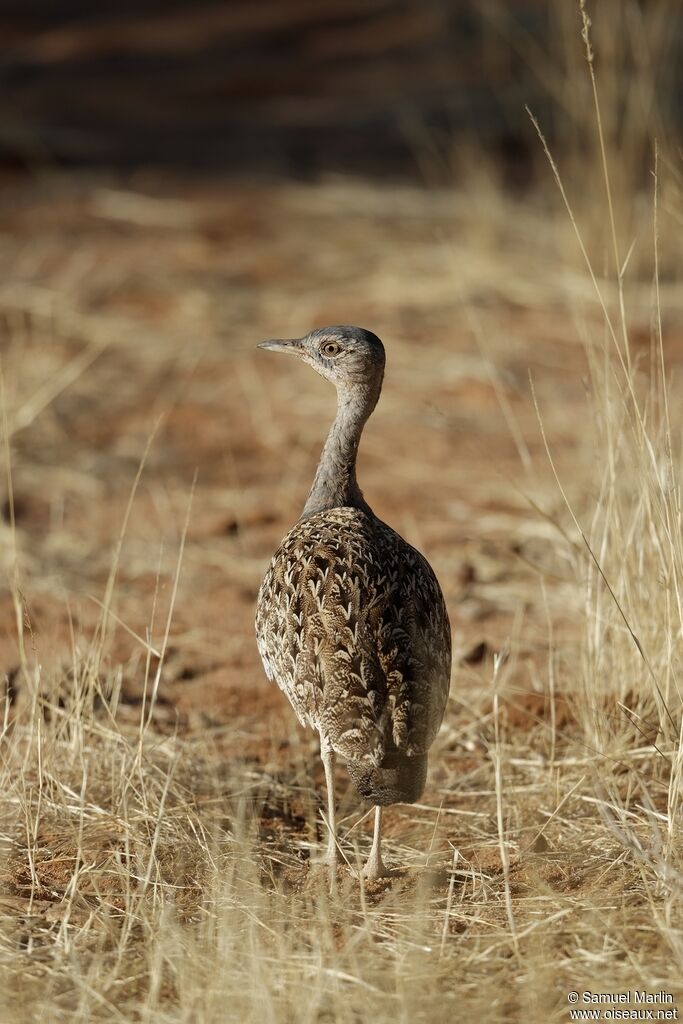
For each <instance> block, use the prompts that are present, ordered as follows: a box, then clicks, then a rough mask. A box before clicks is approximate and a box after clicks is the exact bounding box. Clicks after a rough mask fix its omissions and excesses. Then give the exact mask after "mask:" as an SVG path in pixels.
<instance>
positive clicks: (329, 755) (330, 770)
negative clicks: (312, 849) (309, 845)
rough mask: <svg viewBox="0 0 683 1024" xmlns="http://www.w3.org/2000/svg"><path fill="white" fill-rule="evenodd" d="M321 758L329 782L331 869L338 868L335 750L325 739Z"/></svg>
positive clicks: (327, 859)
mask: <svg viewBox="0 0 683 1024" xmlns="http://www.w3.org/2000/svg"><path fill="white" fill-rule="evenodd" d="M320 756H321V757H322V761H323V766H324V768H325V781H326V782H327V825H328V837H327V853H326V854H325V863H326V864H328V865H329V866H330V867H331V868H333V869H334V868H336V867H337V861H338V854H337V830H336V826H335V820H334V750H333V749H332V744H331V743H330V741H329V740H328V739H326V738H325V737H322V736H321V738H320Z"/></svg>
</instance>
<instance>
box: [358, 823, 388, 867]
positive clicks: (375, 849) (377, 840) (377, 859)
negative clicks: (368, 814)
mask: <svg viewBox="0 0 683 1024" xmlns="http://www.w3.org/2000/svg"><path fill="white" fill-rule="evenodd" d="M381 846H382V808H381V807H380V806H379V805H377V806H376V807H375V832H374V835H373V837H372V849H371V850H370V856H369V857H368V859H367V861H366V863H365V867H364V868H363V878H383V877H384V876H385V875H388V874H390V872H389V870H388V869H387V866H386V864H385V863H384V861H383V860H382V848H381Z"/></svg>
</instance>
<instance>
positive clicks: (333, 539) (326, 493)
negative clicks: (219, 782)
mask: <svg viewBox="0 0 683 1024" xmlns="http://www.w3.org/2000/svg"><path fill="white" fill-rule="evenodd" d="M259 348H265V349H270V350H273V351H275V352H289V353H292V354H293V355H296V356H298V357H299V358H300V359H302V360H303V361H304V362H305V363H308V365H309V366H312V367H313V369H314V370H316V371H317V372H318V373H319V374H320V375H321V376H322V377H325V379H326V380H329V381H331V382H332V383H333V384H334V385H335V387H336V389H337V415H336V418H335V421H334V423H333V424H332V428H331V430H330V432H329V435H328V437H327V441H326V442H325V446H324V448H323V451H322V455H321V457H320V462H319V465H318V471H317V473H316V475H315V480H314V482H313V487H312V489H311V493H310V494H309V496H308V500H307V502H306V504H305V506H304V510H303V513H302V515H301V518H300V519H299V521H298V522H297V523H296V525H295V526H294V527H293V528H292V529H291V530H290V532H289V533H288V534H287V536H286V537H285V539H284V540H283V541H282V544H281V545H280V547H279V548H278V549H277V551H276V552H275V554H274V555H273V558H272V561H271V563H270V566H269V568H268V571H267V572H266V575H265V578H264V580H263V583H262V584H261V589H260V591H259V595H258V600H257V605H256V636H257V642H258V649H259V652H260V654H261V658H262V659H263V665H264V667H265V670H266V675H267V676H268V678H269V679H271V680H274V681H275V682H276V683H277V684H278V686H279V687H280V688H281V689H282V690H284V692H285V693H286V694H287V696H288V698H289V701H290V703H291V705H292V707H293V708H294V710H295V712H296V714H297V716H298V718H299V720H300V721H301V723H302V724H303V725H307V726H312V727H313V728H314V729H317V730H318V732H319V733H320V751H321V757H322V760H323V764H324V766H325V778H326V781H327V798H328V826H329V838H328V847H327V857H326V859H327V862H328V864H329V865H330V866H331V867H332V868H335V867H336V864H337V857H338V853H337V838H336V831H335V801H334V775H333V768H334V760H335V756H339V757H341V758H343V759H344V761H345V762H346V767H347V769H348V772H349V775H350V777H351V780H352V782H353V784H354V786H355V789H356V791H357V792H358V794H359V795H360V796H361V797H362V798H363V799H364V800H366V801H368V802H370V803H372V804H374V805H375V827H374V837H373V842H372V849H371V852H370V855H369V857H368V860H367V863H366V865H365V868H364V869H363V874H364V876H365V877H367V878H378V877H380V876H382V875H385V874H387V869H386V867H385V865H384V862H383V860H382V853H381V828H382V807H384V806H385V805H387V804H393V803H413V802H414V801H416V800H418V799H419V798H420V796H421V795H422V791H423V790H424V785H425V780H426V776H427V752H428V750H429V748H430V746H431V744H432V742H433V740H434V737H435V736H436V734H437V732H438V730H439V726H440V725H441V721H442V719H443V715H444V711H445V708H446V701H447V698H448V687H449V680H450V665H451V633H450V625H449V622H448V614H447V612H446V606H445V603H444V599H443V595H442V593H441V588H440V587H439V584H438V582H437V579H436V577H435V575H434V573H433V571H432V569H431V566H430V565H429V563H428V562H427V561H426V559H425V558H423V556H422V555H421V554H420V553H419V552H418V551H416V550H415V548H413V547H411V546H410V544H407V543H406V541H404V540H403V538H402V537H400V536H399V535H398V534H397V533H395V532H394V531H393V530H392V529H390V527H388V526H387V525H386V524H385V523H383V522H382V521H381V520H380V519H378V518H377V516H375V515H374V513H373V511H372V509H371V508H370V506H369V505H368V503H367V502H366V501H365V499H364V498H363V495H362V493H361V490H360V488H359V487H358V484H357V482H356V454H357V451H358V443H359V441H360V436H361V433H362V430H363V427H364V425H365V422H366V420H367V419H368V417H369V416H370V414H371V412H372V411H373V409H374V408H375V406H376V404H377V400H378V398H379V395H380V391H381V388H382V378H383V376H384V346H383V345H382V342H381V341H380V340H379V338H378V337H376V336H375V335H374V334H372V333H371V332H370V331H366V330H363V329H361V328H360V327H324V328H320V329H319V330H315V331H311V332H310V334H307V335H306V336H305V337H303V338H298V339H288V340H278V341H263V342H261V344H260V345H259Z"/></svg>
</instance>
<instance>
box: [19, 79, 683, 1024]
mask: <svg viewBox="0 0 683 1024" xmlns="http://www.w3.org/2000/svg"><path fill="white" fill-rule="evenodd" d="M589 89H590V84H589ZM608 165H609V161H608ZM548 173H549V177H551V176H552V172H551V171H549V172H548ZM608 180H610V179H608ZM572 185H573V186H574V187H573V188H572ZM563 187H564V183H563ZM596 188H597V185H596ZM600 188H601V190H602V195H603V197H604V194H605V187H604V181H602V182H601V183H600ZM678 188H679V183H678V181H677V179H676V175H675V173H673V172H672V171H671V170H670V169H669V167H668V165H667V164H666V163H665V162H664V161H661V162H660V166H659V168H658V182H657V191H656V195H655V194H654V193H652V194H650V196H649V197H648V199H647V201H646V202H644V201H643V198H642V196H640V195H636V194H633V195H632V196H631V198H632V204H631V208H630V209H629V221H628V223H629V225H630V226H633V225H636V227H637V228H638V236H637V239H636V242H635V248H634V249H633V253H632V255H631V257H630V259H627V254H628V253H629V251H630V246H631V241H630V237H629V241H628V243H627V244H626V245H624V244H623V243H622V241H621V239H620V238H619V237H618V230H617V231H615V232H612V230H611V226H610V218H609V213H608V208H607V206H606V204H605V202H604V199H603V201H602V203H601V204H600V209H601V211H602V212H601V225H602V229H603V230H602V235H601V236H599V234H598V233H597V229H596V221H595V217H594V214H593V212H591V214H590V225H589V228H590V230H589V232H588V233H587V232H586V224H585V223H584V219H585V218H586V217H587V216H588V214H587V213H586V210H587V209H591V210H594V207H589V206H588V204H586V206H585V207H584V205H583V202H582V198H581V196H580V183H577V182H576V181H575V180H574V179H572V178H571V177H570V179H569V181H568V183H567V185H566V189H567V192H566V194H567V199H568V205H569V215H568V214H567V211H565V210H563V209H562V204H561V198H560V199H558V200H556V201H555V204H554V206H552V207H551V206H549V202H548V199H547V197H542V198H541V199H539V200H538V201H532V200H530V201H528V202H527V203H525V204H516V205H515V204H512V203H511V202H510V201H509V200H505V199H504V198H502V197H501V195H500V194H499V193H498V192H497V191H496V190H495V189H493V188H491V190H490V191H487V187H486V186H485V185H484V183H482V182H481V181H479V182H477V183H476V185H475V186H472V188H471V191H470V192H469V193H467V191H466V190H465V191H463V193H461V194H460V195H458V194H457V193H456V194H452V193H446V192H436V191H431V192H425V193H423V192H420V191H419V190H414V189H405V190H403V191H401V192H393V193H391V194H387V193H386V192H384V193H382V192H380V191H379V190H377V189H376V188H373V187H370V186H366V185H361V184H352V183H329V184H326V185H320V186H315V187H313V186H310V187H309V186H307V187H304V186H277V187H276V186H272V187H260V188H256V187H254V188H247V187H242V188H239V187H237V186H235V187H233V188H231V189H229V190H228V189H224V188H221V187H218V186H213V185H209V184H205V185H204V186H203V187H202V188H201V189H199V188H197V187H195V186H190V185H187V184H184V183H182V182H175V183H173V184H172V185H169V184H167V183H163V182H162V183H159V182H154V181H151V180H147V181H141V180H137V181H134V182H128V183H116V182H113V183H112V182H108V183H104V184H103V183H102V182H95V183H92V182H90V183H88V182H83V181H80V182H76V183H74V182H70V181H67V182H64V181H61V182H60V181H48V182H45V183H42V184H41V183H36V184H35V185H34V186H33V187H32V188H31V189H30V190H26V189H24V188H23V187H18V188H16V189H15V190H14V192H13V193H10V194H9V199H8V201H7V203H6V206H7V210H6V213H7V222H8V229H7V230H8V234H7V235H6V236H4V237H3V239H2V245H1V247H0V263H1V264H2V280H3V282H4V283H3V285H2V288H1V289H0V302H1V304H2V310H3V322H2V330H3V338H2V369H3V381H4V396H3V416H4V435H5V437H6V438H7V444H6V451H5V463H6V466H7V488H8V490H7V498H6V500H5V503H4V520H5V521H4V523H3V524H2V528H1V529H2V532H0V544H1V547H0V557H1V558H2V562H3V566H4V568H5V569H6V571H7V579H8V586H7V589H6V592H5V595H4V597H3V599H2V608H3V624H5V625H4V632H3V634H2V635H1V636H0V654H1V656H2V668H3V670H4V672H5V680H6V689H7V693H6V698H5V700H4V702H3V709H4V724H3V732H2V748H1V750H2V761H1V767H0V771H1V772H2V777H1V780H0V793H2V797H1V798H0V814H1V816H2V817H1V821H2V824H1V826H0V843H1V844H2V849H3V854H4V855H3V863H2V868H1V869H0V870H1V875H0V884H1V885H2V890H1V892H0V921H1V922H2V928H1V938H0V942H1V947H0V964H1V969H2V984H1V985H0V1000H5V1002H6V1006H4V1007H3V1008H2V1016H1V1019H3V1020H10V1019H11V1020H12V1021H13V1022H16V1024H21V1022H24V1021H26V1022H28V1021H38V1020H44V1021H49V1022H50V1024H52V1022H60V1021H65V1022H66V1021H68V1022H69V1024H71V1022H77V1021H91V1020H122V1021H138V1020H139V1021H149V1022H159V1024H160V1022H176V1021H177V1022H180V1021H186V1022H195V1021H201V1022H207V1024H208V1022H213V1021H223V1020H240V1021H250V1020H259V1021H264V1020H265V1021H277V1022H282V1021H289V1020H292V1021H294V1020H296V1021H297V1022H308V1021H310V1022H313V1021H316V1022H318V1021H320V1022H323V1021H333V1020H334V1021H341V1022H346V1021H349V1022H350V1021H358V1020H367V1019H376V1020H378V1021H379V1020H390V1019H391V1020H396V1021H410V1022H411V1024H412V1022H416V1021H430V1022H431V1021H441V1020H443V1021H446V1020H448V1021H451V1020H456V1019H461V1018H464V1017H466V1016H467V1017H477V1018H482V1019H503V1018H505V1019H510V1020H520V1021H526V1020H542V1021H555V1020H557V1021H565V1020H567V1019H568V1004H567V998H566V996H567V992H568V991H569V990H570V989H577V990H579V991H583V990H584V989H592V990H594V991H601V992H618V991H625V990H628V989H631V990H632V989H635V988H638V989H648V990H650V991H653V992H654V991H658V990H660V989H666V990H667V991H669V992H671V993H673V994H674V995H680V994H681V986H680V977H681V970H682V968H683V918H682V915H681V909H682V908H681V891H682V887H681V881H682V877H683V846H682V843H681V784H682V781H683V755H682V753H681V750H682V747H681V742H680V732H681V724H682V721H683V718H682V715H681V691H680V685H681V684H680V674H681V667H682V666H681V661H682V657H681V655H682V646H683V593H682V592H681V591H682V581H683V542H682V540H681V490H680V483H681V481H680V466H681V428H682V427H683V422H682V420H681V413H680V407H679V404H678V403H677V402H676V400H675V395H676V390H675V381H676V374H679V373H680V366H681V363H682V362H683V296H682V294H681V290H680V284H679V282H677V280H676V278H675V275H674V270H675V259H674V254H675V251H676V250H675V238H676V231H677V218H678V217H679V216H680V210H681V204H680V194H679V192H678ZM577 197H578V202H577ZM664 197H665V198H664ZM626 199H627V196H626V195H625V194H624V193H623V192H622V191H620V193H619V205H623V204H624V203H625V202H626ZM616 206H617V204H616V202H615V203H614V207H615V208H616ZM655 208H656V221H655V219H654V216H653V214H654V211H655ZM615 216H616V214H615ZM572 217H573V218H574V223H573V224H572ZM588 234H590V235H591V237H590V239H589V238H588ZM600 237H601V239H602V243H601V244H602V249H600V243H599V238H600ZM655 237H657V245H655ZM577 239H578V241H579V242H580V243H582V244H583V246H584V250H585V251H584V255H583V256H582V253H581V248H580V245H579V246H577ZM596 252H597V253H598V254H599V253H600V252H604V253H606V255H605V256H604V259H603V258H602V257H601V256H600V255H598V256H597V258H596ZM656 256H657V258H656ZM584 257H585V258H584ZM656 263H658V264H659V265H658V266H657V265H656ZM610 266H611V267H612V270H610V269H609V268H610ZM615 267H617V268H619V270H618V271H616V272H615V270H614V268H615ZM603 268H605V269H604V270H603ZM653 281H654V285H653ZM338 320H344V321H347V320H348V321H351V322H361V323H363V322H365V323H367V324H368V325H369V326H372V327H373V329H376V330H377V331H378V333H379V334H380V335H382V336H383V337H385V338H386V340H387V342H388V345H389V360H390V362H389V373H388V377H387V382H386V390H385V395H384V397H383V400H382V403H381V405H380V408H379V410H378V412H377V414H376V416H375V417H373V421H372V423H371V424H370V426H369V428H368V431H367V436H366V438H365V440H364V448H363V455H362V467H361V476H362V480H363V482H364V485H365V490H366V493H367V495H368V496H369V498H370V500H371V501H372V503H373V505H374V507H375V508H376V510H377V511H378V513H379V514H381V515H383V516H384V517H385V518H387V519H389V520H390V521H391V522H392V524H393V525H395V526H396V527H397V528H398V529H400V530H401V532H403V533H404V534H405V535H406V536H407V537H408V538H409V539H410V540H412V541H413V542H415V543H417V544H418V545H419V546H421V547H422V548H423V550H425V551H426V552H427V553H428V555H429V557H430V560H431V561H432V562H433V564H434V565H435V567H436V569H437V572H438V574H439V576H440V578H441V579H442V582H443V585H444V590H445V593H446V597H447V600H448V603H449V609H450V612H451V616H452V620H453V625H454V630H455V641H456V663H455V665H454V679H453V687H452V698H451V702H450V705H449V708H448V713H447V717H446V722H445V724H444V727H443V729H442V732H441V733H440V735H439V738H438V740H437V743H436V745H435V750H434V756H433V758H432V768H431V773H430V780H429V785H428V789H427V791H426V793H425V797H424V803H422V804H419V805H416V806H414V807H398V808H394V809H392V811H391V813H390V814H388V815H387V830H388V842H387V845H388V853H389V857H390V859H391V860H392V862H394V863H395V864H396V865H399V866H400V867H401V869H402V870H401V872H400V874H399V876H398V877H397V878H395V879H392V880H388V881H386V882H382V883H375V884H368V885H366V886H365V888H363V887H362V886H360V885H359V883H358V881H357V880H356V879H355V878H354V877H353V875H352V874H351V873H350V872H343V873H342V876H341V878H340V880H339V887H338V891H337V892H336V893H335V894H332V895H330V894H329V892H328V886H327V881H326V878H325V876H324V874H323V872H322V870H321V869H316V868H315V867H314V866H312V863H311V855H312V854H314V853H315V851H316V848H317V847H318V845H319V844H320V843H321V841H322V840H323V839H324V836H323V826H322V822H321V818H320V807H321V806H322V785H321V783H322V778H321V770H320V767H319V764H318V760H317V756H316V748H315V743H314V741H313V739H312V737H311V736H310V735H309V734H305V733H303V732H301V731H300V730H298V729H297V728H296V727H295V725H294V723H293V721H292V720H291V716H290V714H289V712H288V709H287V708H286V707H284V706H283V703H282V699H281V696H280V695H279V694H278V693H277V692H271V690H270V689H269V688H268V687H267V685H266V683H265V680H264V679H263V677H262V673H261V669H260V666H259V665H258V661H257V655H256V652H255V645H254V641H253V637H252V625H251V618H252V607H253V600H254V595H255V591H256V587H257V585H258V582H259V579H260V575H261V573H262V570H263V567H264V565H265V562H266V559H267V557H268V556H269V554H270V551H271V550H272V548H273V546H274V544H275V543H276V542H277V540H278V539H279V536H280V535H281V534H282V533H283V532H284V531H285V529H286V528H287V527H288V526H289V524H290V523H291V521H292V520H293V518H294V517H295V516H296V514H297V509H298V507H299V506H300V504H301V500H302V497H303V496H304V494H305V491H306V488H307V484H308V481H309V478H310V475H311V471H312V465H313V462H314V459H315V453H316V450H317V448H318V446H319V443H320V440H321V435H322V433H323V431H324V421H325V420H326V418H327V417H328V416H329V415H330V401H331V397H330V395H329V394H328V392H327V390H326V389H325V387H324V386H323V385H322V384H320V385H319V383H318V382H317V381H315V380H310V378H309V375H308V373H307V371H306V370H305V368H302V367H290V366H287V367H282V366H281V364H277V366H275V365H274V364H273V362H272V361H271V360H268V359H267V357H264V358H263V359H261V357H260V356H257V355H256V354H255V353H254V352H253V344H254V343H255V341H256V340H258V339H259V338H260V337H266V336H272V335H273V334H275V333H276V332H282V333H283V334H287V333H289V332H290V331H292V330H297V329H298V330H303V329H304V328H305V327H306V326H307V325H308V324H309V323H320V322H331V321H338ZM529 371H530V373H531V378H532V381H533V388H532V389H531V388H529V383H528V372H529ZM143 452H144V453H145V455H144V457H143ZM196 467H198V476H197V481H196V485H194V484H193V479H194V476H195V469H196ZM136 474H137V475H136ZM134 481H135V484H134V483H133V482H134ZM342 778H343V776H342V775H340V780H339V781H340V788H341V790H342V791H343V784H342ZM341 816H342V819H343V824H342V834H341V839H342V843H343V847H344V850H345V852H346V856H347V857H348V859H349V862H350V864H351V865H354V864H355V863H356V862H357V861H358V858H359V857H360V855H361V854H362V853H363V852H364V851H365V850H366V849H367V846H368V844H369V831H368V829H369V823H368V822H367V821H365V820H363V811H362V809H360V808H358V807H357V806H356V805H355V803H354V801H353V796H352V794H351V793H347V794H346V796H345V797H344V802H343V806H342V814H341Z"/></svg>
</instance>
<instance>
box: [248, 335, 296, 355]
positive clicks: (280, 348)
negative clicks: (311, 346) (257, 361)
mask: <svg viewBox="0 0 683 1024" xmlns="http://www.w3.org/2000/svg"><path fill="white" fill-rule="evenodd" d="M303 347H304V346H303V338H270V339H269V340H268V341H260V342H259V343H258V345H257V346H256V348H265V349H267V350H268V352H289V353H291V354H292V355H294V356H299V355H301V353H302V351H303Z"/></svg>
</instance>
